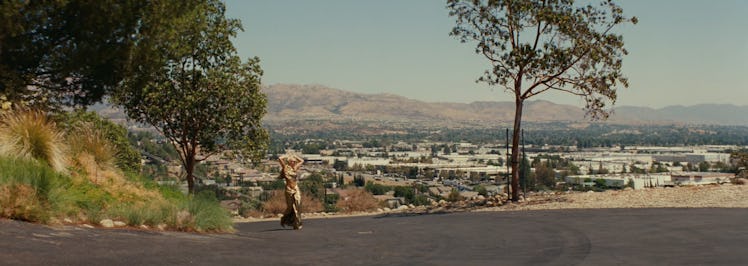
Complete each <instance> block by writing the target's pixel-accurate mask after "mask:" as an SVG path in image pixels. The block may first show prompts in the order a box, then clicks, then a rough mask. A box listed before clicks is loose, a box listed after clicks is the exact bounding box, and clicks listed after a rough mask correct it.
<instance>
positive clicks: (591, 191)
mask: <svg viewBox="0 0 748 266" xmlns="http://www.w3.org/2000/svg"><path fill="white" fill-rule="evenodd" d="M587 193H595V191H593V190H590V191H587Z"/></svg>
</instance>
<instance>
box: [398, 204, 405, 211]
mask: <svg viewBox="0 0 748 266" xmlns="http://www.w3.org/2000/svg"><path fill="white" fill-rule="evenodd" d="M407 209H408V205H400V207H397V209H396V210H398V211H403V210H407Z"/></svg>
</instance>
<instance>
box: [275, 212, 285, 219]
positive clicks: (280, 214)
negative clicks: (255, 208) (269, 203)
mask: <svg viewBox="0 0 748 266" xmlns="http://www.w3.org/2000/svg"><path fill="white" fill-rule="evenodd" d="M275 217H278V218H281V217H283V214H282V213H279V214H277V215H275Z"/></svg>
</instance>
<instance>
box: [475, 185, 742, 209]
mask: <svg viewBox="0 0 748 266" xmlns="http://www.w3.org/2000/svg"><path fill="white" fill-rule="evenodd" d="M618 208H748V186H745V185H732V184H723V185H706V186H685V187H666V188H648V189H639V190H608V191H605V192H571V193H563V192H562V193H558V192H557V193H540V194H534V195H531V196H529V197H528V199H527V200H526V201H524V202H520V203H512V204H507V205H504V206H500V207H490V208H482V209H480V210H481V211H506V210H553V209H618Z"/></svg>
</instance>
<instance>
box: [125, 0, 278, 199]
mask: <svg viewBox="0 0 748 266" xmlns="http://www.w3.org/2000/svg"><path fill="white" fill-rule="evenodd" d="M148 11H149V12H148V13H146V15H145V16H144V19H143V21H142V25H143V26H142V27H141V29H140V35H141V36H140V38H139V39H138V42H137V44H136V49H135V50H134V51H135V53H133V55H132V56H131V59H132V60H131V61H130V62H129V68H130V70H131V71H132V72H133V75H131V77H129V78H128V79H126V80H125V82H124V85H123V87H122V89H119V90H118V91H117V93H116V95H115V96H116V97H115V98H114V100H115V102H117V103H118V104H120V105H122V106H124V107H125V110H126V112H127V114H128V116H129V117H130V118H132V119H134V120H137V121H139V122H145V123H148V124H151V125H153V126H154V127H156V128H157V129H158V130H159V131H161V133H162V134H163V135H164V136H165V137H166V138H167V139H169V140H170V141H171V143H173V144H174V145H175V146H176V147H177V150H178V151H179V160H180V162H181V163H182V166H183V167H184V168H185V171H186V173H187V176H186V179H187V184H188V187H189V190H190V191H191V192H194V191H195V182H194V176H193V173H194V168H195V165H197V163H199V162H200V161H202V160H205V159H206V158H207V157H209V156H210V155H212V154H215V153H217V152H219V151H221V150H226V149H232V150H236V151H238V152H239V154H240V155H241V157H242V158H243V159H245V160H248V161H249V160H255V161H257V160H259V159H260V158H261V157H262V156H263V154H264V149H265V147H266V145H267V138H268V136H267V133H266V132H265V130H264V129H263V128H262V125H261V119H262V116H263V115H264V114H265V105H266V101H267V100H266V98H265V95H264V94H263V93H262V92H261V91H260V76H261V75H262V70H261V69H260V66H259V59H257V58H252V59H249V60H248V61H247V62H245V63H242V62H241V59H240V58H239V57H238V56H237V55H236V49H235V48H234V46H233V44H232V43H231V39H230V38H232V37H234V36H236V33H237V31H239V30H241V29H242V28H241V22H240V21H239V20H236V19H227V18H226V17H225V6H224V4H223V3H222V2H220V1H218V0H207V1H199V0H192V1H175V2H163V3H161V4H160V5H156V6H154V7H153V9H149V10H148ZM165 14H169V15H165ZM198 155H200V156H202V157H198Z"/></svg>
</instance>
